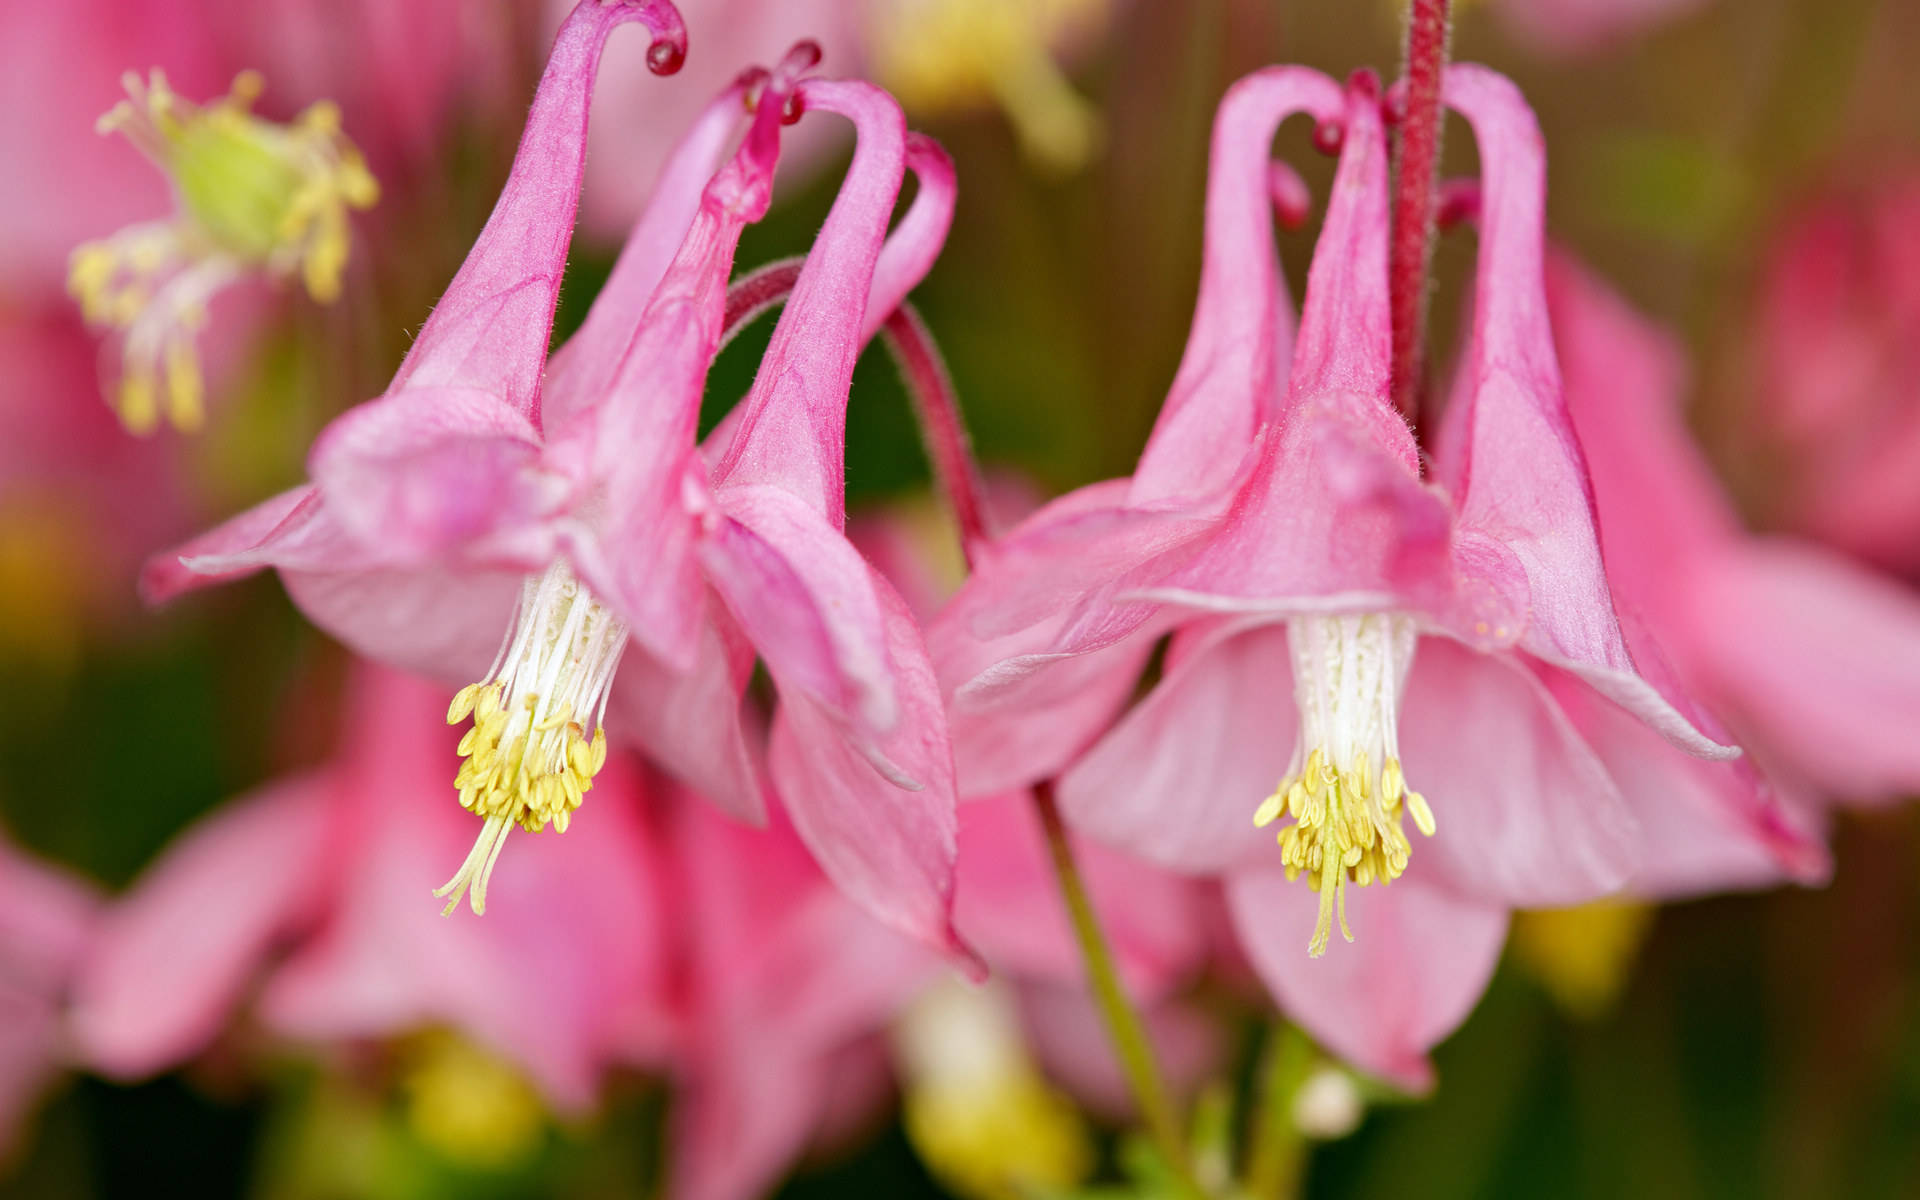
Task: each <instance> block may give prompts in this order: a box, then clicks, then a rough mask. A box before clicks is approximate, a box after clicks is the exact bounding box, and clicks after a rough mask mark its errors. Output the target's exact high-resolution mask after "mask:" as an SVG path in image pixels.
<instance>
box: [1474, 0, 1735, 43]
mask: <svg viewBox="0 0 1920 1200" xmlns="http://www.w3.org/2000/svg"><path fill="white" fill-rule="evenodd" d="M1706 4H1707V0H1494V3H1493V5H1492V7H1493V9H1494V11H1495V12H1496V13H1497V14H1498V15H1499V17H1500V21H1501V23H1502V24H1503V25H1505V26H1506V27H1507V28H1508V29H1509V30H1510V31H1512V33H1513V35H1514V36H1515V37H1516V38H1518V39H1519V40H1521V41H1522V42H1525V43H1526V44H1528V45H1530V46H1532V47H1534V48H1535V49H1537V50H1541V51H1544V52H1547V53H1551V54H1579V53H1586V52H1590V51H1597V50H1603V49H1606V48H1608V47H1613V46H1618V45H1620V44H1621V43H1623V42H1627V41H1631V40H1632V39H1633V38H1635V37H1638V36H1640V35H1641V34H1644V33H1646V32H1648V31H1650V30H1652V29H1655V28H1657V27H1659V26H1661V25H1663V24H1665V23H1667V22H1668V21H1673V20H1678V19H1679V18H1681V17H1684V16H1687V15H1688V14H1690V13H1693V12H1696V11H1698V10H1699V9H1701V8H1703V7H1705V6H1706Z"/></svg>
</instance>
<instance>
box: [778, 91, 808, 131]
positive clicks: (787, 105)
mask: <svg viewBox="0 0 1920 1200" xmlns="http://www.w3.org/2000/svg"><path fill="white" fill-rule="evenodd" d="M806 111H807V105H806V101H804V100H802V99H800V93H799V92H788V93H787V98H786V99H785V100H784V101H782V102H781V104H780V123H781V124H782V125H792V124H794V123H795V122H796V121H798V120H799V119H800V118H801V116H802V115H804V114H805V113H806Z"/></svg>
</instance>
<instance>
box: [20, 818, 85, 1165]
mask: <svg viewBox="0 0 1920 1200" xmlns="http://www.w3.org/2000/svg"><path fill="white" fill-rule="evenodd" d="M99 910H100V901H99V898H98V897H97V896H96V895H95V894H94V892H93V890H92V889H91V888H89V887H88V886H86V885H85V884H83V883H82V882H80V881H79V880H77V879H75V878H73V877H71V876H69V875H67V874H66V873H65V872H63V871H59V870H56V869H55V868H53V867H52V866H49V865H47V864H43V863H41V862H39V861H37V860H35V859H33V858H31V857H29V856H28V855H26V854H24V853H21V852H20V851H18V850H16V849H14V848H13V847H12V846H10V845H8V844H6V842H5V841H4V840H0V1156H5V1155H7V1154H8V1153H10V1152H11V1151H12V1149H13V1148H14V1146H15V1145H17V1144H18V1142H19V1141H20V1139H21V1136H22V1135H23V1133H25V1132H26V1130H25V1128H24V1126H25V1124H26V1119H27V1117H28V1115H29V1112H30V1111H31V1109H32V1107H33V1105H34V1102H35V1101H36V1100H38V1099H39V1096H40V1093H41V1091H42V1089H43V1088H45V1087H46V1086H47V1085H48V1084H49V1083H51V1082H52V1081H53V1079H54V1077H55V1076H57V1075H58V1074H59V1073H60V1071H61V1069H62V1067H63V1065H64V1062H65V1060H66V1059H67V1058H68V1057H69V1056H70V1055H71V1047H70V1046H69V1045H68V1044H67V1037H66V1030H65V1027H64V1025H63V1017H64V1015H65V1014H64V1011H63V1008H62V1005H63V1003H64V1001H65V999H66V995H67V990H68V987H69V984H70V982H71V979H72V976H73V971H74V967H75V966H76V964H77V963H78V962H79V961H80V959H81V956H82V955H83V954H85V953H86V950H87V946H88V943H89V941H90V939H91V937H92V934H93V930H94V928H95V925H96V917H97V915H98V913H99Z"/></svg>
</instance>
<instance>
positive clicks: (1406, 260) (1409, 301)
mask: <svg viewBox="0 0 1920 1200" xmlns="http://www.w3.org/2000/svg"><path fill="white" fill-rule="evenodd" d="M1449 7H1450V0H1410V3H1409V6H1408V10H1407V57H1406V77H1405V79H1406V87H1405V96H1406V112H1405V114H1404V115H1403V116H1402V117H1401V119H1400V153H1399V160H1400V161H1399V176H1398V180H1397V183H1396V185H1395V195H1394V206H1393V250H1392V267H1391V271H1392V275H1391V281H1390V284H1389V286H1390V288H1391V291H1392V300H1393V399H1394V403H1395V404H1396V405H1398V406H1399V409H1400V411H1401V413H1402V414H1404V415H1405V416H1406V418H1407V419H1408V420H1409V421H1417V420H1418V418H1419V415H1420V393H1421V389H1422V387H1423V385H1424V382H1425V380H1424V375H1423V372H1424V370H1425V361H1424V360H1425V357H1426V322H1427V270H1428V267H1429V266H1430V265H1431V263H1432V259H1433V220H1434V210H1435V207H1436V204H1435V187H1434V177H1435V173H1436V172H1437V170H1438V169H1439V165H1440V119H1441V111H1440V82H1441V78H1442V76H1443V75H1444V74H1445V73H1446V69H1447V49H1448V45H1447V43H1448V36H1449V32H1450V30H1449V26H1450V21H1449V12H1448V10H1449Z"/></svg>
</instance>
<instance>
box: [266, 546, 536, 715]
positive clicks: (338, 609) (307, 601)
mask: <svg viewBox="0 0 1920 1200" xmlns="http://www.w3.org/2000/svg"><path fill="white" fill-rule="evenodd" d="M280 579H281V582H282V583H284V584H285V585H286V588H287V594H288V595H289V596H290V597H292V598H293V602H294V604H295V605H296V606H297V607H298V608H299V609H300V611H301V612H302V613H305V614H306V617H307V619H308V620H310V621H312V622H313V623H314V624H315V625H317V626H319V627H320V628H321V629H323V630H325V631H326V632H327V633H329V634H331V635H332V636H334V637H336V638H338V639H339V640H340V641H341V642H342V643H344V644H345V645H346V646H348V647H349V648H350V649H352V650H354V651H355V652H357V653H359V654H362V655H364V656H366V657H367V658H371V659H373V660H374V661H376V662H382V663H386V664H388V665H389V666H394V667H398V668H400V669H401V670H403V671H410V672H412V673H414V674H416V675H423V676H426V677H427V678H429V679H432V680H435V681H436V682H438V683H442V684H445V685H448V686H450V687H464V686H466V685H467V684H469V683H476V682H479V681H480V679H481V677H482V675H484V674H485V672H486V670H487V667H488V666H489V665H490V664H491V663H492V662H493V660H494V656H495V655H496V654H497V653H498V652H499V650H500V643H501V642H502V640H504V639H505V637H506V635H507V626H508V624H509V623H510V622H511V621H512V619H513V613H514V609H515V607H516V606H517V605H518V604H519V603H520V592H521V587H522V585H523V583H524V582H525V579H526V577H525V576H524V575H522V574H521V573H519V572H517V571H489V570H471V571H467V570H462V571H455V570H447V569H423V570H406V569H401V568H398V567H395V568H375V569H372V570H365V571H308V570H296V569H282V571H281V572H280Z"/></svg>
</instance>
